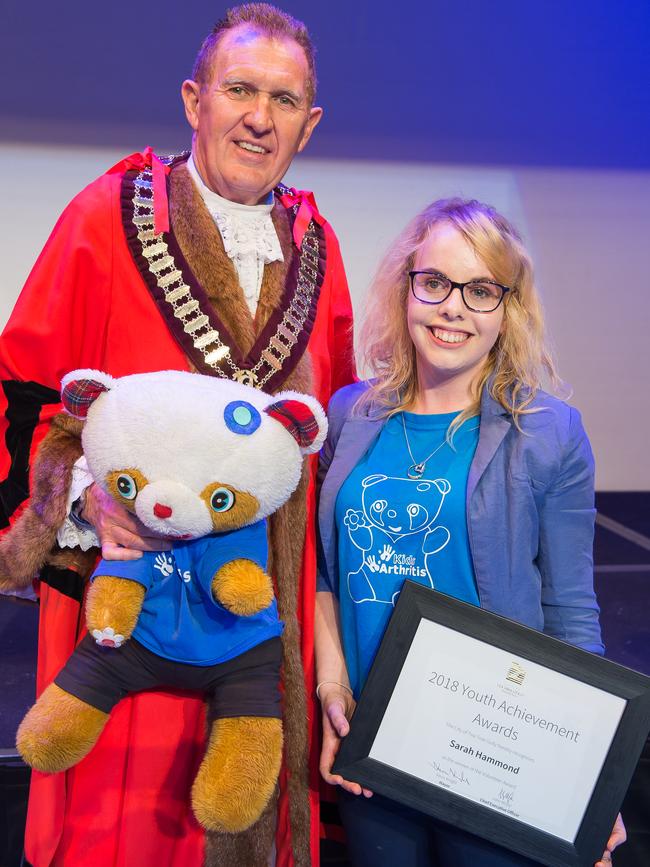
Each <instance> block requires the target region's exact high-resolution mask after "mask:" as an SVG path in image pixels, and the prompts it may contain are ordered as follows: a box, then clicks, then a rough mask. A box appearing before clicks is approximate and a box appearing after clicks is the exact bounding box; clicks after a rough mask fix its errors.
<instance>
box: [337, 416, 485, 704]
mask: <svg viewBox="0 0 650 867" xmlns="http://www.w3.org/2000/svg"><path fill="white" fill-rule="evenodd" d="M456 415H457V413H445V414H440V415H418V414H415V413H408V412H407V413H398V414H397V415H395V416H393V417H391V418H390V419H389V420H388V421H387V422H386V424H385V425H384V427H383V428H382V430H381V433H380V434H379V437H378V438H377V440H376V441H375V443H374V444H373V446H372V447H371V448H370V449H369V450H368V452H366V454H365V455H364V457H363V458H362V459H361V460H360V461H359V463H358V464H357V465H356V467H355V468H354V469H353V470H352V472H351V473H350V475H349V476H348V477H347V479H346V480H345V482H344V483H343V485H342V486H341V489H340V491H339V493H338V496H337V499H336V510H335V518H336V526H337V530H338V557H339V586H338V596H339V603H340V609H341V630H342V636H343V647H344V651H345V657H346V661H347V665H348V673H349V676H350V682H351V684H352V688H353V690H354V693H355V695H356V696H358V694H359V693H360V691H361V689H362V687H363V684H364V683H365V680H366V677H367V676H368V671H369V669H370V666H371V664H372V661H373V659H374V656H375V653H376V652H377V648H378V647H379V643H380V641H381V638H382V636H383V634H384V630H385V629H386V625H387V623H388V620H389V618H390V615H391V614H392V612H393V607H394V604H395V601H396V599H397V596H398V595H399V592H400V590H401V588H402V585H403V583H404V581H405V580H406V579H407V578H409V579H411V580H413V581H417V582H418V583H420V584H424V585H425V586H427V587H435V589H436V590H440V591H441V592H443V593H447V594H449V595H450V596H455V597H456V598H457V599H462V600H463V601H464V602H470V603H473V604H474V605H478V604H479V599H478V592H477V589H476V580H475V578H474V569H473V565H472V556H471V552H470V550H469V540H468V536H467V516H466V507H465V495H466V490H467V477H468V475H469V467H470V464H471V462H472V458H473V457H474V452H475V450H476V445H477V443H478V429H479V419H478V417H476V418H470V419H468V420H467V421H466V422H465V423H464V424H463V425H462V427H461V428H460V429H459V430H458V431H457V432H456V434H455V436H454V440H453V448H452V447H450V446H449V445H448V444H447V443H445V444H444V445H441V446H440V448H438V449H437V451H436V452H435V454H433V455H432V456H431V458H430V459H429V460H427V461H426V467H425V471H424V474H423V475H422V477H421V478H420V479H410V478H409V476H408V469H409V467H410V466H411V465H412V464H413V460H412V459H411V455H410V454H409V451H408V448H407V444H406V438H405V436H404V427H403V425H402V416H403V417H404V422H405V424H406V431H407V433H408V440H409V443H410V446H411V452H412V453H413V457H414V458H415V460H416V461H423V460H425V459H426V458H427V456H428V455H430V454H431V452H433V451H434V449H436V447H437V446H438V445H439V444H441V443H444V440H445V435H446V432H447V428H448V427H449V425H450V424H451V422H452V421H453V419H454V418H455V417H456Z"/></svg>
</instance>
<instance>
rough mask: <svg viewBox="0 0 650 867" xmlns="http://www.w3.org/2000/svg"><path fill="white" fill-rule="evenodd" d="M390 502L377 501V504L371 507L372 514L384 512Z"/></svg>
mask: <svg viewBox="0 0 650 867" xmlns="http://www.w3.org/2000/svg"><path fill="white" fill-rule="evenodd" d="M387 505H388V502H387V501H386V500H375V502H374V503H373V504H372V506H371V507H370V510H371V511H372V512H383V511H384V509H385V508H386V506H387Z"/></svg>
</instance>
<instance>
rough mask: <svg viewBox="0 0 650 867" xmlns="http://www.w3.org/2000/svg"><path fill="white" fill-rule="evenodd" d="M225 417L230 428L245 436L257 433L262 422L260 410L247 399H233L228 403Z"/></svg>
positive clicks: (224, 412) (224, 413)
mask: <svg viewBox="0 0 650 867" xmlns="http://www.w3.org/2000/svg"><path fill="white" fill-rule="evenodd" d="M223 417H224V421H225V422H226V427H227V428H228V430H231V431H232V432H233V433H236V434H244V435H245V436H249V435H250V434H252V433H255V431H256V430H257V429H258V427H259V426H260V424H261V423H262V417H261V416H260V414H259V412H258V411H257V410H256V409H255V407H254V406H253V405H252V404H251V403H248V402H247V401H245V400H233V401H231V402H230V403H229V404H227V405H226V408H225V409H224V411H223Z"/></svg>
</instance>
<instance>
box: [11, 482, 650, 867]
mask: <svg viewBox="0 0 650 867" xmlns="http://www.w3.org/2000/svg"><path fill="white" fill-rule="evenodd" d="M597 506H598V511H599V515H598V522H597V528H596V541H595V547H594V558H595V563H596V571H595V582H596V590H597V592H598V599H599V602H600V605H601V621H602V626H603V634H604V639H605V643H606V645H607V656H608V657H609V658H610V659H613V660H614V661H615V662H619V663H621V664H623V665H627V666H629V667H630V668H634V669H637V670H638V671H642V672H644V673H645V674H648V675H650V617H649V608H650V606H649V602H650V493H601V494H598V495H597ZM37 620H38V606H37V605H36V603H34V602H28V601H25V600H22V599H15V598H13V597H3V596H0V647H2V665H1V666H0V688H1V690H2V699H1V700H0V867H19V865H20V864H21V850H22V829H23V826H24V820H25V810H26V800H27V789H28V784H29V776H28V771H27V769H26V768H25V767H24V765H22V763H21V762H20V761H19V760H18V758H17V756H16V753H15V748H14V746H13V744H14V735H15V731H16V727H17V725H18V722H19V721H20V719H21V718H22V716H23V715H24V713H25V711H26V709H27V707H28V706H29V705H30V704H31V703H32V702H33V699H34V682H35V677H34V665H35V657H36V639H37V628H38V623H37ZM324 814H325V816H324V818H326V821H332V822H336V815H335V810H334V809H333V805H326V806H325V808H324ZM623 815H624V817H625V821H626V824H627V829H628V835H629V840H628V843H627V844H626V845H625V846H624V847H622V848H621V849H619V850H618V851H617V852H616V855H615V859H614V860H615V864H616V865H617V867H646V865H650V750H649V749H648V746H647V745H646V750H645V753H644V755H643V757H642V759H641V761H640V762H639V765H638V767H637V771H636V774H635V776H634V778H633V780H632V784H631V786H630V789H629V791H628V795H627V798H626V800H625V803H624V806H623ZM322 855H323V859H322V860H323V865H324V867H333V865H339V867H344V865H346V863H347V862H346V858H345V848H344V846H343V845H342V844H337V843H334V842H328V843H327V844H324V848H323V852H322ZM477 867H480V865H477Z"/></svg>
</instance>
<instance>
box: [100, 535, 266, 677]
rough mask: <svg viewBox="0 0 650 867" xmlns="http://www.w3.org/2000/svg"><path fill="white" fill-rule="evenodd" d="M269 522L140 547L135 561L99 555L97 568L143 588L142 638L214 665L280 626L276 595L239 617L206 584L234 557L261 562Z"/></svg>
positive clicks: (163, 651)
mask: <svg viewBox="0 0 650 867" xmlns="http://www.w3.org/2000/svg"><path fill="white" fill-rule="evenodd" d="M267 557H268V550H267V541H266V521H258V522H257V523H255V524H252V525H251V526H249V527H242V528H241V529H240V530H232V531H231V532H229V533H218V534H216V533H215V534H213V535H210V536H204V537H203V538H201V539H193V540H189V541H186V542H182V541H181V542H175V543H174V547H173V549H172V550H171V551H161V552H159V553H156V552H150V551H145V553H144V554H143V555H142V558H141V559H140V560H128V561H124V562H122V561H118V560H102V561H101V562H100V563H99V566H98V567H97V569H96V570H95V573H94V575H93V579H94V578H96V577H97V576H98V575H113V576H115V577H116V578H128V579H129V580H131V581H137V582H138V583H139V584H142V585H143V586H144V587H145V589H146V593H145V597H144V602H143V605H142V611H141V613H140V617H139V618H138V622H137V624H136V627H135V629H134V631H133V637H134V638H135V639H137V640H138V641H139V642H140V643H141V644H143V645H144V646H145V647H147V648H148V649H149V650H151V651H152V652H153V653H156V654H157V655H158V656H162V657H164V658H166V659H171V660H174V661H175V662H184V663H188V664H190V665H216V664H217V663H220V662H226V660H228V659H233V658H234V657H235V656H239V655H240V654H241V653H244V652H245V651H246V650H250V649H251V648H252V647H255V646H256V645H258V644H261V643H262V642H263V641H267V640H268V639H269V638H274V637H275V636H277V635H280V634H281V633H282V629H283V623H282V621H281V620H280V619H279V617H278V609H277V605H276V602H275V599H274V600H273V602H272V603H271V604H270V605H269V606H268V608H265V609H264V610H263V611H260V612H259V613H257V614H252V615H251V616H250V617H242V616H239V615H237V614H233V613H232V612H230V611H228V610H227V609H226V608H224V607H223V606H222V605H220V604H219V603H218V602H217V600H216V599H215V598H214V597H213V595H212V591H211V589H210V587H211V584H212V579H213V578H214V575H215V572H217V570H218V569H220V568H221V566H223V565H224V564H225V563H229V562H230V561H231V560H238V559H245V560H252V561H253V562H254V563H257V564H258V566H261V567H262V569H266V563H267Z"/></svg>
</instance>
